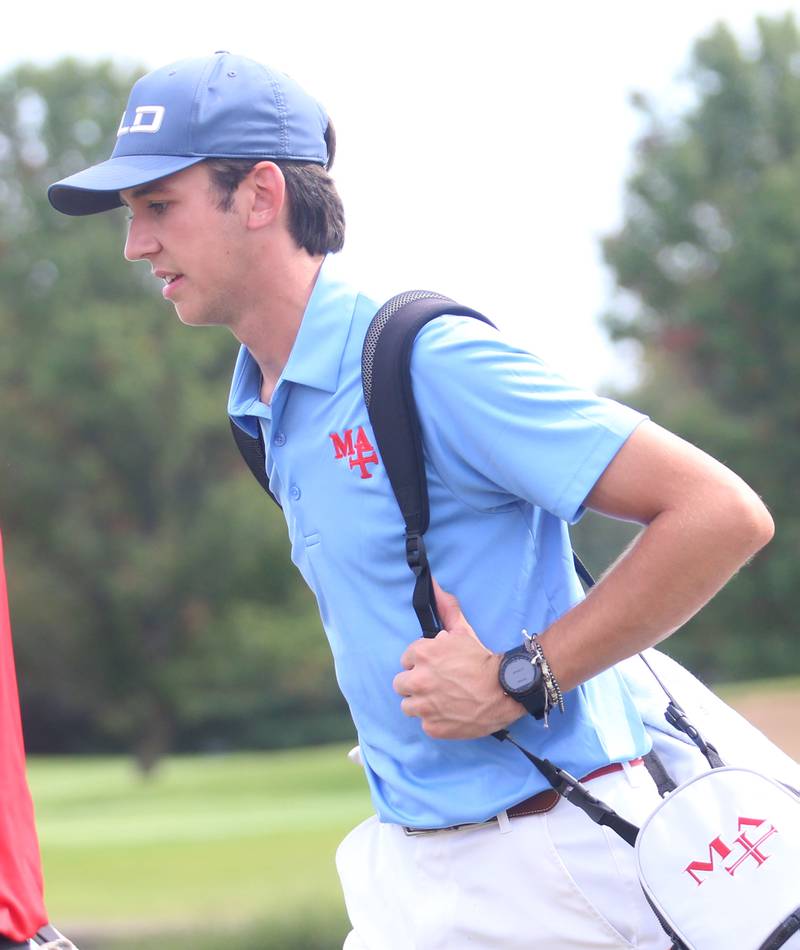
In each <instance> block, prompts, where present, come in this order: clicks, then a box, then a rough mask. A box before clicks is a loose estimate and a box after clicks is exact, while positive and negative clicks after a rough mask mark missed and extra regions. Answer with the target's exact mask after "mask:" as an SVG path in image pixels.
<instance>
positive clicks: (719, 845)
mask: <svg viewBox="0 0 800 950" xmlns="http://www.w3.org/2000/svg"><path fill="white" fill-rule="evenodd" d="M764 824H766V820H765V819H764V818H740V819H739V829H738V830H739V836H738V837H737V838H734V840H733V846H732V847H730V848H729V847H728V845H727V844H725V842H724V841H723V840H722V837H721V836H720V835H717V837H716V838H714V840H713V841H711V842H710V843H709V845H708V861H692V863H691V864H690V865H689V866H688V867H686V868H685V869H684V870H685V871H686V873H687V874H690V875H691V876H692V878H693V879H694V880H695V881H696V882H697V884H698V885H700V884H702V883H703V878H701V877H700V876H699V875H700V872H712V871H716V867H715V866H714V862H715V859H716V858H717V857H719V858H721V859H722V861H725V860H727V858H729V857H730V856H731V855H733V856H734V860H733V862H732V863H731V864H725V865H723V867H724V868H725V870H726V871H727V872H728V874H730V875H731V877H733V875H734V874H736V872H737V871H738V870H739V868H740V867H741V866H742V864H744V862H745V861H747V860H748V858H750V859H752V860H753V861H754V862H755V864H756V867H761V865H762V864H763V863H764V862H765V861H766V860H767V858H769V855H768V854H764V853H763V851H762V850H761V846H762V845H763V844H764V842H765V841H766V840H767V838H771V837H772V835H774V834H777V833H778V829H777V828H776V827H775V826H774V825H769V827H767V828H766V830H764V831H763V833H761V834H760V836H759V837H758V839H757V840H756V841H751V840H750V838H748V837H747V834H748V833H747V831H743V830H742V829H743V828H745V826H749V827H751V828H759V829H760V828H761V826H762V825H764ZM750 834H751V835H752V832H750ZM737 849H741V850H740V851H738V853H735V852H736V850H737Z"/></svg>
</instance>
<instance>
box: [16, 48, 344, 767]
mask: <svg viewBox="0 0 800 950" xmlns="http://www.w3.org/2000/svg"><path fill="white" fill-rule="evenodd" d="M139 74H140V72H139V71H137V72H136V73H132V74H122V73H119V72H118V71H117V70H116V69H115V67H114V66H113V65H112V64H110V63H100V64H94V65H87V64H84V63H79V62H76V61H72V60H64V61H62V62H60V63H58V64H56V65H54V66H52V67H47V68H38V67H33V66H23V67H20V68H17V69H15V70H14V71H13V72H10V73H8V74H6V75H4V76H2V77H0V337H2V340H3V346H2V348H0V405H2V407H3V412H2V415H0V524H2V525H3V528H4V536H5V541H6V554H7V558H8V564H7V569H8V575H9V586H10V592H11V593H10V596H11V606H12V616H13V622H14V632H15V642H16V650H17V656H18V665H19V671H20V680H21V692H22V704H23V714H24V720H25V730H26V739H27V743H28V748H29V749H30V750H31V751H56V750H59V751H87V750H95V751H96V750H100V749H127V750H131V751H133V752H134V753H135V754H136V755H137V757H138V760H139V762H140V763H141V765H142V766H143V767H144V768H148V767H149V766H150V765H152V764H153V763H154V762H155V761H157V759H158V758H159V756H160V755H162V754H163V752H164V751H165V750H167V749H169V748H178V749H191V748H206V747H209V746H213V747H219V748H226V747H230V746H240V745H251V746H256V747H263V746H274V745H283V744H290V743H293V742H298V741H301V740H305V741H315V740H316V741H319V740H324V739H331V738H344V737H346V736H348V735H349V734H351V733H352V726H351V725H350V724H349V718H348V717H347V713H346V711H345V708H344V705H343V702H342V701H341V699H340V698H339V696H338V691H337V689H336V686H335V681H334V677H333V674H332V669H331V663H330V660H329V654H328V649H327V645H326V644H325V642H324V637H323V635H322V632H321V629H320V625H319V621H318V619H317V615H316V609H315V606H314V603H313V598H312V597H311V596H310V594H309V593H308V592H307V591H306V590H305V588H304V587H302V585H301V582H300V580H299V577H298V576H297V574H296V572H295V571H294V569H293V568H292V567H291V564H290V561H289V556H288V542H287V540H286V531H285V525H284V524H283V519H282V517H281V515H280V512H279V511H278V510H277V509H276V508H274V506H273V505H272V503H271V502H270V501H269V500H268V499H267V498H266V496H265V495H264V494H263V493H262V492H261V491H260V489H259V488H257V486H256V485H255V482H254V481H253V480H252V477H251V476H250V474H249V473H248V472H246V470H245V469H244V466H243V465H242V463H241V461H240V459H239V458H238V454H237V453H236V451H235V449H234V448H233V445H232V441H231V439H230V433H229V432H228V425H227V421H226V418H225V404H226V398H227V387H228V382H229V376H230V372H231V368H232V365H233V361H234V358H235V353H236V345H235V341H234V340H233V338H232V337H230V336H228V335H227V334H225V333H224V331H221V330H219V331H216V330H211V331H204V332H194V333H193V332H190V331H189V330H187V329H186V328H185V327H183V326H181V325H180V324H179V322H178V321H177V320H176V318H175V315H174V313H173V312H172V308H171V307H168V306H165V305H164V303H163V301H162V300H161V298H160V295H159V294H158V292H157V288H156V287H155V281H153V279H152V277H150V275H149V267H148V266H147V265H141V266H140V265H137V266H135V267H134V266H131V265H130V264H127V263H126V262H125V261H124V260H123V258H122V253H121V251H122V244H123V241H124V227H125V215H124V213H123V211H122V210H120V211H119V212H116V211H115V212H110V213H107V214H101V215H96V216H92V217H89V218H83V219H81V220H80V221H76V220H75V219H70V218H68V217H66V216H64V215H61V214H57V213H56V212H54V211H53V210H52V208H51V207H50V205H49V203H48V201H47V197H46V188H47V185H48V184H49V183H51V182H53V181H55V180H57V179H59V178H61V177H63V176H65V175H68V174H70V173H72V172H74V171H76V170H78V169H80V168H84V167H86V165H88V164H91V163H92V162H95V161H100V160H102V159H104V158H106V157H107V156H108V153H109V147H110V143H111V142H113V139H114V134H115V131H116V127H117V124H118V122H119V116H120V115H121V114H122V109H123V107H124V103H125V99H126V96H127V92H128V90H129V88H130V85H131V83H132V81H133V79H134V78H135V76H136V75H139ZM298 641H300V642H302V646H303V650H302V655H303V664H302V670H303V672H302V677H301V678H300V677H298V674H297V671H296V663H295V660H296V658H297V656H298V655H299V654H298V649H297V643H298Z"/></svg>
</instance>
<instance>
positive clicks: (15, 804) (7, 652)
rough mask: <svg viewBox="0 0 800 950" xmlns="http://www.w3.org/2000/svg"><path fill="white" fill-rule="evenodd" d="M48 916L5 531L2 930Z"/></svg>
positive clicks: (30, 927) (14, 934) (20, 933)
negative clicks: (20, 691)
mask: <svg viewBox="0 0 800 950" xmlns="http://www.w3.org/2000/svg"><path fill="white" fill-rule="evenodd" d="M46 922H47V913H46V911H45V909H44V898H43V884H42V864H41V858H40V856H39V841H38V839H37V837H36V825H35V823H34V816H33V803H32V801H31V795H30V791H29V790H28V780H27V777H26V775H25V746H24V744H23V741H22V723H21V720H20V714H19V694H18V693H17V678H16V672H15V669H14V649H13V644H12V641H11V622H10V620H9V616H8V593H7V591H6V576H5V571H4V569H3V539H2V537H1V536H0V934H3V935H4V936H6V937H10V938H11V939H12V940H20V941H22V940H27V939H28V938H29V937H31V936H33V934H35V933H36V931H37V930H38V929H39V928H40V927H41V926H42V925H43V924H45V923H46Z"/></svg>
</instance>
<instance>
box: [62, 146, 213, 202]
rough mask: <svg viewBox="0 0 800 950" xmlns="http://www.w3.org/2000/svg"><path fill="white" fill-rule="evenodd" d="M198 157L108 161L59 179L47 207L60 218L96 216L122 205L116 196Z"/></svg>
mask: <svg viewBox="0 0 800 950" xmlns="http://www.w3.org/2000/svg"><path fill="white" fill-rule="evenodd" d="M202 161H203V158H202V156H201V157H198V156H197V155H128V156H119V157H118V158H109V159H108V161H106V162H101V163H100V164H99V165H92V167H91V168H86V169H84V171H82V172H77V173H76V174H75V175H70V176H69V178H62V179H61V181H57V182H56V183H55V184H53V185H50V187H49V188H48V189H47V197H48V198H49V199H50V204H51V205H52V206H53V207H54V208H55V209H56V211H61V212H62V213H63V214H72V215H81V214H97V213H98V212H99V211H110V210H111V208H119V207H120V205H121V204H122V201H121V200H120V197H119V193H120V192H121V191H125V190H126V189H127V188H137V187H138V186H139V185H146V184H148V183H149V182H151V181H157V180H158V179H159V178H165V177H166V176H167V175H174V174H175V172H179V171H182V170H183V169H184V168H188V167H189V166H190V165H196V164H197V163H198V162H202Z"/></svg>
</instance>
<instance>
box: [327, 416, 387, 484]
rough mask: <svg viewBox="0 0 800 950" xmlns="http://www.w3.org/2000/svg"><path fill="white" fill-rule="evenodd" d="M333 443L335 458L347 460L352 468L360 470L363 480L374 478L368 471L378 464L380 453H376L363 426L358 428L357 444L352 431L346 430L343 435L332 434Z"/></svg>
mask: <svg viewBox="0 0 800 950" xmlns="http://www.w3.org/2000/svg"><path fill="white" fill-rule="evenodd" d="M331 442H333V451H334V458H337V459H343V458H346V459H347V461H348V462H349V464H350V468H358V469H359V470H360V472H361V477H362V478H372V472H370V471H369V470H368V469H367V466H368V465H377V464H378V453H377V452H376V451H375V449H374V447H373V445H372V443H371V442H370V440H369V437H368V436H367V433H366V432H365V431H364V427H363V426H359V427H358V431H357V432H356V440H355V444H353V430H352V429H345V430H344V434H343V435H339V433H338V432H331Z"/></svg>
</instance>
